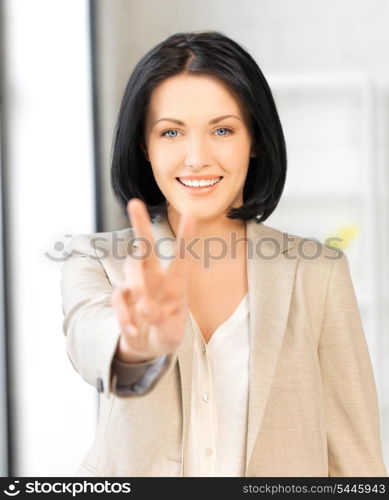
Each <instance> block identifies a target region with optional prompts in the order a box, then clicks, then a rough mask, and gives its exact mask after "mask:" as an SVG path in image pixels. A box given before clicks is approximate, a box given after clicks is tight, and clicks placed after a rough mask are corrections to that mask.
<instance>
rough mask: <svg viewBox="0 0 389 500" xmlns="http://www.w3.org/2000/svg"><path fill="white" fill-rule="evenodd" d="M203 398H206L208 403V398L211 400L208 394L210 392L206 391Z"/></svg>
mask: <svg viewBox="0 0 389 500" xmlns="http://www.w3.org/2000/svg"><path fill="white" fill-rule="evenodd" d="M203 400H204V401H205V402H206V403H208V400H209V394H208V392H204V394H203Z"/></svg>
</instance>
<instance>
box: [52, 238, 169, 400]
mask: <svg viewBox="0 0 389 500" xmlns="http://www.w3.org/2000/svg"><path fill="white" fill-rule="evenodd" d="M65 256H66V257H65V258H66V260H65V261H64V263H63V264H62V267H61V294H62V312H63V315H64V317H63V326H62V329H63V333H64V334H65V336H66V352H67V355H68V357H69V359H70V361H71V363H72V365H73V367H74V369H75V370H76V371H77V372H78V373H79V374H80V376H81V377H82V378H83V379H84V380H85V381H86V382H87V383H88V384H91V385H93V386H95V387H96V388H97V390H98V391H99V392H102V393H105V394H109V393H115V394H116V395H117V396H120V397H129V396H139V395H144V394H147V393H149V392H150V391H151V390H152V389H153V387H154V386H155V385H156V384H157V383H158V382H159V380H161V378H162V376H163V375H164V374H165V372H166V371H167V370H168V369H169V368H170V367H171V366H172V365H173V364H174V363H175V361H176V354H175V353H172V354H167V355H165V356H160V357H158V358H155V359H153V360H151V361H148V362H143V363H122V362H119V361H118V360H116V359H114V355H115V352H116V348H117V343H118V341H119V337H120V334H121V332H120V325H119V321H118V318H117V313H116V311H115V309H114V308H113V306H112V305H111V303H110V301H111V296H112V292H113V287H112V284H111V282H110V280H109V278H108V276H107V274H106V272H105V269H104V266H103V264H102V263H101V261H100V260H99V258H98V257H97V256H96V252H95V249H94V247H93V246H92V244H91V241H90V236H89V235H84V234H79V235H76V236H74V237H73V238H72V239H71V241H70V242H69V244H68V246H67V247H66V249H65Z"/></svg>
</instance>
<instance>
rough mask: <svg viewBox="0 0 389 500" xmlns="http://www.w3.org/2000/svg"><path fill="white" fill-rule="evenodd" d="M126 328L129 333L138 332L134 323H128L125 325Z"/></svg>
mask: <svg viewBox="0 0 389 500" xmlns="http://www.w3.org/2000/svg"><path fill="white" fill-rule="evenodd" d="M124 330H125V331H126V333H128V334H129V335H135V334H136V333H137V330H136V328H135V326H133V325H127V326H125V328H124Z"/></svg>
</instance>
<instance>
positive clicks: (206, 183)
mask: <svg viewBox="0 0 389 500" xmlns="http://www.w3.org/2000/svg"><path fill="white" fill-rule="evenodd" d="M220 180H221V177H219V178H218V179H211V180H205V179H201V180H199V181H192V180H190V181H189V180H186V179H180V178H179V181H180V182H181V183H182V184H185V186H191V187H203V186H213V185H214V184H217V183H218V182H219V181H220Z"/></svg>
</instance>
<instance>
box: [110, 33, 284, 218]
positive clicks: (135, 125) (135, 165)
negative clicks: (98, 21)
mask: <svg viewBox="0 0 389 500" xmlns="http://www.w3.org/2000/svg"><path fill="white" fill-rule="evenodd" d="M180 73H184V74H191V73H192V74H204V75H213V76H216V77H219V78H220V79H222V80H223V81H224V82H225V83H226V84H227V85H228V86H229V87H230V89H232V91H234V92H235V95H236V96H237V97H238V99H239V100H240V102H241V104H242V105H243V108H244V110H245V113H246V115H247V119H248V122H249V123H248V125H249V127H250V130H251V133H252V139H253V146H254V150H255V152H256V153H257V156H255V157H251V158H250V164H249V168H248V173H247V177H246V181H245V185H244V188H243V205H242V206H241V207H238V208H231V209H230V210H229V212H228V214H227V217H229V218H230V219H241V220H248V219H252V218H254V217H256V220H257V222H258V223H260V222H262V221H264V220H266V219H267V218H268V217H269V215H270V214H271V213H272V212H273V211H274V210H275V208H276V206H277V204H278V202H279V199H280V197H281V194H282V191H283V189H284V185H285V179H286V165H287V159H286V146H285V139H284V134H283V131H282V127H281V123H280V119H279V116H278V113H277V109H276V105H275V102H274V99H273V96H272V93H271V90H270V88H269V85H268V83H267V81H266V79H265V77H264V76H263V74H262V72H261V70H260V69H259V67H258V65H257V63H256V62H255V60H254V59H253V58H252V56H251V55H250V54H249V53H248V52H247V51H246V50H244V49H243V48H242V47H241V46H240V45H238V44H237V43H236V42H234V41H233V40H231V39H230V38H228V37H227V36H225V35H224V34H222V33H220V32H217V31H200V32H199V31H197V32H188V33H176V34H173V35H171V36H169V37H168V38H166V39H165V40H164V41H162V42H160V43H159V44H158V45H156V46H155V47H154V48H152V49H151V50H150V51H149V52H147V53H146V54H145V55H144V56H143V57H142V59H141V60H140V61H139V62H138V63H137V65H136V66H135V68H134V70H133V72H132V73H131V75H130V78H129V80H128V83H127V86H126V89H125V91H124V95H123V99H122V102H121V106H120V110H119V114H118V119H117V122H116V125H115V131H114V140H113V147H112V164H111V184H112V189H113V193H114V195H115V197H116V199H117V200H118V201H119V203H120V205H121V206H122V208H123V209H124V213H125V214H126V216H127V210H126V207H127V203H128V201H129V200H130V199H131V198H134V197H136V198H140V199H141V200H142V201H143V202H144V203H145V204H146V206H147V210H148V213H149V215H150V218H151V220H152V222H154V221H155V220H156V219H157V218H158V216H159V215H161V214H164V215H166V213H167V212H166V199H165V197H164V195H163V193H162V192H161V190H160V189H159V187H158V185H157V183H156V181H155V179H154V175H153V171H152V169H151V165H150V163H149V162H148V161H147V159H146V156H145V154H144V151H143V150H142V148H141V145H140V143H141V142H142V141H143V140H144V138H143V133H144V123H145V122H144V120H145V118H146V110H147V107H148V104H149V98H150V95H151V93H152V91H153V89H154V88H155V87H156V86H157V85H158V84H159V83H161V82H162V81H163V80H165V79H167V78H169V77H171V76H174V75H178V74H180Z"/></svg>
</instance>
